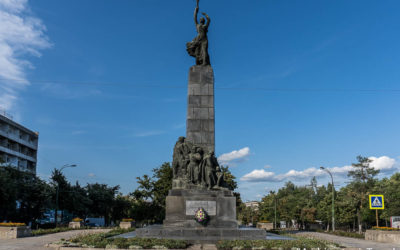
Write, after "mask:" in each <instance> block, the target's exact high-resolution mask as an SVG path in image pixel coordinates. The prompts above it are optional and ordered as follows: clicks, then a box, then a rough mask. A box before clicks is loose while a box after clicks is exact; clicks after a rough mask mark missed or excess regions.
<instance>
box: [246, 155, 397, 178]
mask: <svg viewBox="0 0 400 250" xmlns="http://www.w3.org/2000/svg"><path fill="white" fill-rule="evenodd" d="M369 159H371V160H372V162H371V164H370V166H371V167H373V168H375V169H379V170H381V172H385V173H390V172H393V171H396V170H397V169H398V168H397V163H396V160H395V159H393V158H390V157H388V156H381V157H374V156H371V157H369ZM328 170H329V171H330V172H331V173H332V174H333V175H335V176H339V177H344V176H347V173H348V172H349V171H351V170H353V167H352V166H351V165H349V166H342V167H332V168H328ZM323 175H326V172H325V171H323V170H321V169H319V168H314V167H312V168H307V169H305V170H300V171H298V170H294V169H292V170H290V171H288V172H287V173H284V174H275V173H274V172H268V171H265V170H264V169H255V170H253V171H251V172H250V173H248V174H246V175H244V176H243V177H242V178H241V179H240V180H242V181H248V182H280V181H285V180H294V181H302V180H309V179H310V178H312V177H314V176H316V177H319V176H323Z"/></svg>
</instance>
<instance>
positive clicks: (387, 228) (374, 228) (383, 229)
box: [371, 227, 400, 231]
mask: <svg viewBox="0 0 400 250" xmlns="http://www.w3.org/2000/svg"><path fill="white" fill-rule="evenodd" d="M371 229H372V230H381V231H400V229H399V228H394V227H372V228H371Z"/></svg>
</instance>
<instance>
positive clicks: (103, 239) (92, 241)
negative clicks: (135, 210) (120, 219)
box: [64, 229, 190, 249]
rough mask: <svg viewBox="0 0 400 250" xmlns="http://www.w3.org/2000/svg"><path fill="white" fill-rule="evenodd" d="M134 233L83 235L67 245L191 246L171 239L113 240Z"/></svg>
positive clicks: (116, 246)
mask: <svg viewBox="0 0 400 250" xmlns="http://www.w3.org/2000/svg"><path fill="white" fill-rule="evenodd" d="M129 231H132V229H115V230H112V231H110V232H108V233H97V234H82V235H79V236H77V237H75V238H73V239H71V240H69V242H64V243H66V244H71V245H73V246H85V247H95V248H106V247H107V246H108V247H111V246H112V247H113V248H123V249H128V248H135V246H136V247H140V248H145V249H149V248H154V247H158V248H161V247H165V248H169V249H185V248H187V247H188V246H189V245H190V244H188V243H187V242H186V241H183V240H169V239H145V238H129V239H126V238H111V237H112V236H115V235H118V234H121V233H126V232H129Z"/></svg>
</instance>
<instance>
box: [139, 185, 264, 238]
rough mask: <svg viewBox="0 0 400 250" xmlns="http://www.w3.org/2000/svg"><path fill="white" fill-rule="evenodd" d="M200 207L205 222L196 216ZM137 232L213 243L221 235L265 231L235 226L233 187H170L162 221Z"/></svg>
mask: <svg viewBox="0 0 400 250" xmlns="http://www.w3.org/2000/svg"><path fill="white" fill-rule="evenodd" d="M199 208H203V209H204V210H205V211H206V212H207V214H208V216H209V221H208V223H207V225H202V224H200V223H198V222H197V221H196V220H195V212H196V211H197V210H198V209H199ZM136 236H137V237H142V238H167V239H183V240H187V241H189V242H192V243H215V242H217V241H218V240H223V239H227V240H234V239H248V240H250V239H251V240H255V239H266V231H265V230H263V229H256V228H254V229H253V228H252V229H248V228H246V229H240V228H238V224H237V221H236V197H235V196H234V195H233V192H232V191H229V190H201V189H172V190H170V191H169V195H168V196H167V199H166V218H165V220H164V223H163V225H162V226H161V225H160V226H152V227H147V228H140V229H137V230H136Z"/></svg>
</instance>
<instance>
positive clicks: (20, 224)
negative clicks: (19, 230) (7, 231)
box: [0, 222, 26, 227]
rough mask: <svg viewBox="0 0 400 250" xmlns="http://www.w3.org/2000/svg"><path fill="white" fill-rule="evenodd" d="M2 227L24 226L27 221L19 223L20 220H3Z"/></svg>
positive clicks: (0, 224)
mask: <svg viewBox="0 0 400 250" xmlns="http://www.w3.org/2000/svg"><path fill="white" fill-rule="evenodd" d="M0 226H1V227H23V226H26V224H25V223H18V222H1V223H0Z"/></svg>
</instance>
